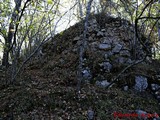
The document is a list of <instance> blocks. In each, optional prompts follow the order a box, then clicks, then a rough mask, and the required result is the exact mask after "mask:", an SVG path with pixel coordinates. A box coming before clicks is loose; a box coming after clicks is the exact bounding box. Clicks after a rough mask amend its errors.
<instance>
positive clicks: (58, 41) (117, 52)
mask: <svg viewBox="0 0 160 120" xmlns="http://www.w3.org/2000/svg"><path fill="white" fill-rule="evenodd" d="M82 22H83V21H82ZM82 22H80V23H77V24H76V25H74V26H72V27H70V28H69V29H67V30H65V31H64V32H62V33H60V34H58V35H56V36H55V38H54V39H53V41H50V42H48V43H46V44H45V45H44V46H43V48H42V52H43V53H44V54H47V55H48V56H53V54H54V56H56V54H60V55H61V56H62V58H61V61H63V62H64V61H65V60H64V59H72V60H70V61H74V64H75V65H74V66H75V67H76V68H74V71H75V70H77V67H78V57H79V49H78V48H79V46H80V44H81V41H82V39H83V29H84V28H83V23H82ZM134 35H135V34H134V27H133V25H131V24H130V23H129V22H128V21H126V20H124V19H121V18H113V17H110V16H105V15H95V16H91V18H90V19H89V21H88V28H87V46H88V47H87V48H86V52H85V55H84V65H83V68H84V70H83V71H82V73H83V77H84V79H87V80H89V81H90V82H93V83H94V82H96V81H98V82H97V83H98V84H101V83H99V81H104V80H106V79H107V81H106V82H103V83H108V81H112V80H111V79H112V78H113V76H116V75H117V73H118V72H120V71H121V70H122V69H123V68H124V67H126V66H127V65H129V64H132V63H133V62H134V61H135V59H134V55H136V60H141V59H143V57H144V56H145V52H146V51H145V50H144V49H143V47H142V45H141V44H140V42H138V41H136V46H135V48H133V41H134ZM140 37H141V38H143V39H142V40H143V42H144V43H146V44H147V42H146V40H145V39H144V38H145V37H143V36H142V35H140ZM133 51H135V54H134V53H133ZM64 56H69V58H65V57H64ZM63 57H64V58H63ZM66 61H67V60H66ZM64 63H65V62H64ZM75 77H76V75H75ZM134 77H135V76H134ZM137 77H138V76H137ZM140 78H141V77H140ZM75 79H76V78H75ZM123 79H124V78H123ZM134 80H135V78H134ZM128 81H129V80H128ZM124 84H125V83H124ZM136 87H137V86H136Z"/></svg>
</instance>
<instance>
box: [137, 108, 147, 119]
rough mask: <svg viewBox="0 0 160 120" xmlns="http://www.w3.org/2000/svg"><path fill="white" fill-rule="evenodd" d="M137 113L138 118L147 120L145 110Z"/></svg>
mask: <svg viewBox="0 0 160 120" xmlns="http://www.w3.org/2000/svg"><path fill="white" fill-rule="evenodd" d="M135 112H136V113H137V114H138V118H139V119H141V120H147V112H146V111H143V110H135Z"/></svg>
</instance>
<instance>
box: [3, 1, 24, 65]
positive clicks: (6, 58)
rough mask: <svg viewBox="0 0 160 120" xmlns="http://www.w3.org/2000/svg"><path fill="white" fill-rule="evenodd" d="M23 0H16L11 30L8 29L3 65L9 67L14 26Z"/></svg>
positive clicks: (10, 25)
mask: <svg viewBox="0 0 160 120" xmlns="http://www.w3.org/2000/svg"><path fill="white" fill-rule="evenodd" d="M21 2H22V0H15V4H16V6H15V8H14V11H13V13H12V17H11V22H10V24H9V30H8V37H7V38H6V39H5V46H4V51H3V59H2V65H3V66H6V67H8V65H9V54H10V51H11V49H12V48H11V46H12V39H13V36H14V27H15V24H16V21H17V18H18V13H19V9H20V7H21Z"/></svg>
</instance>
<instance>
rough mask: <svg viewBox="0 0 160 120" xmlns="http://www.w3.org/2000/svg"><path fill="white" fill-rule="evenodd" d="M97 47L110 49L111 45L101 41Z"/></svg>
mask: <svg viewBox="0 0 160 120" xmlns="http://www.w3.org/2000/svg"><path fill="white" fill-rule="evenodd" d="M99 49H100V50H110V49H111V45H109V44H104V43H102V44H99Z"/></svg>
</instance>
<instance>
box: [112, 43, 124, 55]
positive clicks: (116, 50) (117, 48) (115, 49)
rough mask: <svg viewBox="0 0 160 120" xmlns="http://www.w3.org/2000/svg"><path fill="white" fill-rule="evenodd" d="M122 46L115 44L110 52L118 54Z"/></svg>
mask: <svg viewBox="0 0 160 120" xmlns="http://www.w3.org/2000/svg"><path fill="white" fill-rule="evenodd" d="M122 47H123V46H122V45H121V44H117V45H116V46H115V47H114V48H113V50H112V52H114V53H119V52H120V50H121V49H122Z"/></svg>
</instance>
